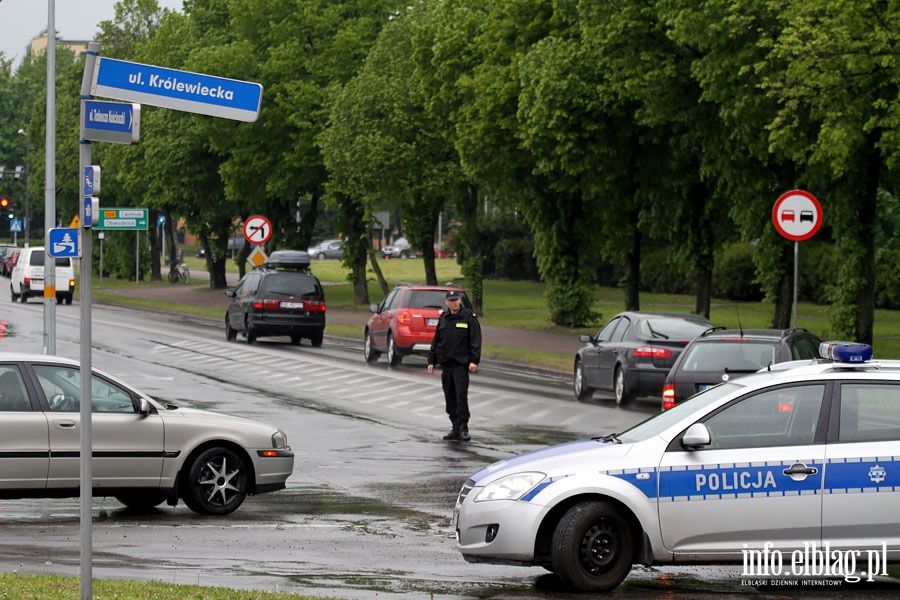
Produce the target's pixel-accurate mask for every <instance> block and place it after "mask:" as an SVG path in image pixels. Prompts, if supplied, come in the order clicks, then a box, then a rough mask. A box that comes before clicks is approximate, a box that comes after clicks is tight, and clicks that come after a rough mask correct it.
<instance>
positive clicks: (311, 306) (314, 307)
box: [303, 300, 325, 312]
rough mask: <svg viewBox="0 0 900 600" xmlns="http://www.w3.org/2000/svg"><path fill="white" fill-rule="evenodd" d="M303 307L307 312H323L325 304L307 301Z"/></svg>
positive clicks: (320, 301) (318, 301)
mask: <svg viewBox="0 0 900 600" xmlns="http://www.w3.org/2000/svg"><path fill="white" fill-rule="evenodd" d="M303 307H304V308H305V309H306V310H308V311H309V312H325V302H324V301H322V300H307V301H306V302H304V303H303Z"/></svg>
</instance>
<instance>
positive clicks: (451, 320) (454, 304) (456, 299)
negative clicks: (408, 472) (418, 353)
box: [428, 290, 481, 442]
mask: <svg viewBox="0 0 900 600" xmlns="http://www.w3.org/2000/svg"><path fill="white" fill-rule="evenodd" d="M461 294H462V292H461V290H450V291H449V292H447V296H446V298H445V300H444V301H445V302H446V304H447V310H445V311H444V312H442V313H441V318H440V319H438V324H437V331H435V333H434V340H432V342H431V350H429V351H428V373H429V374H431V373H434V365H436V364H439V365H441V384H442V385H443V387H444V400H445V402H446V405H447V415H448V416H449V417H450V422H451V423H453V429H451V430H450V433H448V434H447V435H445V436H444V439H445V440H462V441H464V442H468V441H469V440H470V439H471V437H470V436H469V373H470V372H471V373H475V372H476V371H478V363H479V362H480V361H481V325H480V324H479V323H478V319H477V318H476V317H475V313H473V312H472V311H471V310H469V309H468V308H465V307H464V306H462V302H461V299H462V296H461Z"/></svg>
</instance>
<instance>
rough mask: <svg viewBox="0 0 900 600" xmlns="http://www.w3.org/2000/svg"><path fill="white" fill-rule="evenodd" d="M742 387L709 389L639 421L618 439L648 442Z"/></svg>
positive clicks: (630, 441)
mask: <svg viewBox="0 0 900 600" xmlns="http://www.w3.org/2000/svg"><path fill="white" fill-rule="evenodd" d="M742 387H743V386H742V385H740V384H739V383H738V382H729V383H723V384H721V385H717V386H715V387H711V388H709V389H708V390H706V391H704V392H700V393H699V394H697V395H695V396H691V398H690V399H689V400H687V401H686V402H681V403H679V404H676V405H675V406H673V407H672V408H670V409H669V410H667V411H665V412H661V413H659V414H658V415H656V416H653V417H650V418H649V419H647V420H646V421H641V422H640V423H638V424H637V425H635V426H634V427H632V428H631V429H627V430H625V431H623V432H622V433H620V434H619V439H620V440H622V442H624V443H626V444H630V443H633V442H642V441H644V440H648V439H650V438H652V437H654V436H657V435H659V434H660V433H662V432H663V431H665V430H666V429H668V428H670V427H672V426H673V425H676V424H678V422H679V421H683V420H684V419H687V418H689V417H690V415H693V414H695V413H697V412H702V411H703V409H704V408H705V407H707V406H709V405H710V404H713V403H714V402H716V401H718V400H719V399H720V398H723V397H724V396H727V395H729V394H731V393H733V392H734V391H735V390H739V389H741V388H742ZM685 427H687V424H685Z"/></svg>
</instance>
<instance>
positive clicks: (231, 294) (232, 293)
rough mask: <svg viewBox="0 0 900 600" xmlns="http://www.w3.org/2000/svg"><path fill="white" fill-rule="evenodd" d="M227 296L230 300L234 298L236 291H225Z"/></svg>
mask: <svg viewBox="0 0 900 600" xmlns="http://www.w3.org/2000/svg"><path fill="white" fill-rule="evenodd" d="M225 295H226V296H228V297H229V298H234V290H225Z"/></svg>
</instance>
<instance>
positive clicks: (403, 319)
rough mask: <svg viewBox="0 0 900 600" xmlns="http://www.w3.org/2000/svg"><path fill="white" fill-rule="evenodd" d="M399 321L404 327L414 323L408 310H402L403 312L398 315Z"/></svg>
mask: <svg viewBox="0 0 900 600" xmlns="http://www.w3.org/2000/svg"><path fill="white" fill-rule="evenodd" d="M397 320H398V321H399V322H400V323H401V324H402V325H409V324H410V323H412V315H410V314H409V311H408V310H401V311H400V312H399V313H398V314H397Z"/></svg>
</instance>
